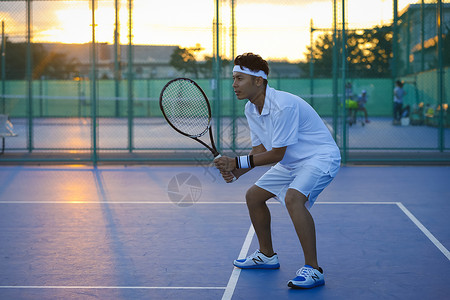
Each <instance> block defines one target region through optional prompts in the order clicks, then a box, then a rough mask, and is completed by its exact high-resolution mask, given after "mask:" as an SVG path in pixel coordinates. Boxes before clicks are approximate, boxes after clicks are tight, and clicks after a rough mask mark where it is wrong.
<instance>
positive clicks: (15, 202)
mask: <svg viewBox="0 0 450 300" xmlns="http://www.w3.org/2000/svg"><path fill="white" fill-rule="evenodd" d="M397 203H398V202H315V203H314V205H317V204H319V205H320V204H344V205H347V204H370V205H373V204H379V205H384V204H390V205H396V204H397ZM0 204H172V205H175V206H177V205H176V204H175V203H174V202H171V201H0ZM197 204H198V205H204V204H207V205H211V204H220V205H222V204H246V203H245V201H228V202H226V201H223V202H218V201H214V202H195V203H193V204H192V206H195V205H197ZM267 204H280V202H278V201H270V202H267Z"/></svg>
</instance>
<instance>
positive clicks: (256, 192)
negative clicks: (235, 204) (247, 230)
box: [245, 185, 274, 205]
mask: <svg viewBox="0 0 450 300" xmlns="http://www.w3.org/2000/svg"><path fill="white" fill-rule="evenodd" d="M273 196H274V195H273V194H271V193H270V192H268V191H266V190H264V189H262V188H260V187H259V186H257V185H253V186H252V187H251V188H249V189H248V190H247V193H246V194H245V200H246V202H247V205H252V204H258V203H264V202H266V201H267V200H269V199H270V198H272V197H273Z"/></svg>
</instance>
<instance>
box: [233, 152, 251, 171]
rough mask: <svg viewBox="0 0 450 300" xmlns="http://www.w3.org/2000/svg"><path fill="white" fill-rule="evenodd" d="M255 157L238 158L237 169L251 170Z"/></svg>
mask: <svg viewBox="0 0 450 300" xmlns="http://www.w3.org/2000/svg"><path fill="white" fill-rule="evenodd" d="M252 160H253V155H244V156H237V157H236V169H249V168H253V167H254V164H253V161H252Z"/></svg>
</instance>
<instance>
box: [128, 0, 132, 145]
mask: <svg viewBox="0 0 450 300" xmlns="http://www.w3.org/2000/svg"><path fill="white" fill-rule="evenodd" d="M132 9H133V0H128V152H130V153H131V152H132V151H133V35H132V33H133V31H132V25H133V20H132Z"/></svg>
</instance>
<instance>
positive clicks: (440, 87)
mask: <svg viewBox="0 0 450 300" xmlns="http://www.w3.org/2000/svg"><path fill="white" fill-rule="evenodd" d="M436 14H437V16H436V21H437V31H438V32H437V35H438V43H437V49H438V80H437V84H438V85H437V88H438V103H439V107H440V108H441V109H440V110H439V151H440V152H443V151H444V145H445V141H444V107H443V104H444V60H443V56H442V48H443V47H444V46H443V44H442V20H443V19H442V0H438V3H437V7H436Z"/></svg>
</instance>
